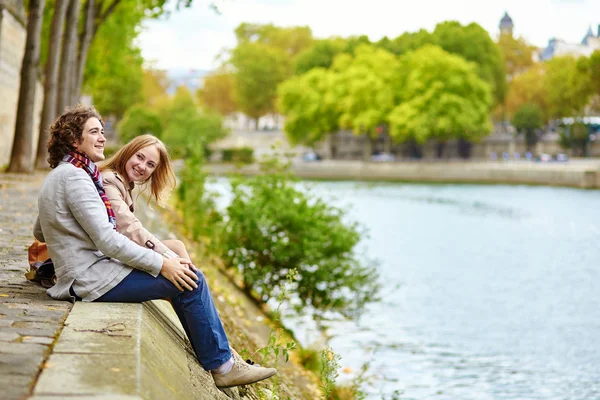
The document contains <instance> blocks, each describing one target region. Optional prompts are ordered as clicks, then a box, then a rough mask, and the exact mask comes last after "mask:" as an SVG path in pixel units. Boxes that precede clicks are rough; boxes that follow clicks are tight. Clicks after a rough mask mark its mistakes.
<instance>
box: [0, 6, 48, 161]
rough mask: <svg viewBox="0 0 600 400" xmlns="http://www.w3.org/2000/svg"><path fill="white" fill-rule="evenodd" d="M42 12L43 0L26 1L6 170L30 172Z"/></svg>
mask: <svg viewBox="0 0 600 400" xmlns="http://www.w3.org/2000/svg"><path fill="white" fill-rule="evenodd" d="M43 14H44V0H30V1H29V17H28V18H27V37H26V39H25V54H24V55H23V63H22V64H21V85H20V88H19V101H18V105H17V118H16V122H15V138H14V142H13V147H12V152H11V160H10V165H9V167H8V171H9V172H31V171H32V170H33V154H32V149H31V144H32V142H33V140H32V139H33V106H34V104H35V91H36V84H37V69H38V67H39V62H40V33H41V29H42V21H43Z"/></svg>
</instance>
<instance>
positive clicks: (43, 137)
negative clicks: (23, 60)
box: [35, 0, 69, 168]
mask: <svg viewBox="0 0 600 400" xmlns="http://www.w3.org/2000/svg"><path fill="white" fill-rule="evenodd" d="M68 4H69V0H56V3H55V6H54V13H53V15H52V27H51V33H50V36H49V42H48V44H47V47H48V51H47V60H46V68H45V74H44V75H45V79H44V105H43V107H42V118H41V120H40V127H39V136H38V146H37V155H36V162H35V164H36V168H46V167H47V166H48V162H47V158H48V150H47V146H46V144H47V143H48V139H49V136H48V127H49V126H50V124H51V123H52V121H53V120H54V118H55V117H56V114H57V108H56V106H57V103H56V91H57V87H58V86H57V85H58V72H59V64H58V62H59V60H60V59H61V50H62V38H63V31H64V22H65V17H66V13H67V6H68Z"/></svg>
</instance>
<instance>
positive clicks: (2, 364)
mask: <svg viewBox="0 0 600 400" xmlns="http://www.w3.org/2000/svg"><path fill="white" fill-rule="evenodd" d="M42 179H43V175H33V176H31V175H13V174H3V173H0V388H2V389H1V393H0V397H1V398H2V399H6V400H12V399H23V398H26V397H28V396H29V394H30V391H31V388H32V387H33V384H34V383H35V380H36V379H37V376H38V374H39V372H40V370H41V368H42V366H43V364H44V362H45V360H46V358H47V356H48V355H49V354H50V350H51V347H52V345H53V343H54V340H55V338H56V337H58V334H59V333H60V331H61V329H62V325H63V321H64V319H65V318H66V316H67V314H68V313H69V310H70V309H71V304H70V303H68V302H63V301H55V300H52V299H51V298H50V297H49V296H47V295H46V292H45V290H44V289H43V288H42V287H41V286H39V285H36V284H32V283H30V282H28V281H27V280H26V279H25V277H24V276H23V274H24V273H25V272H26V270H27V268H28V264H27V247H28V246H29V245H30V244H31V242H32V241H33V234H32V226H33V222H34V220H35V216H36V214H37V196H38V193H39V190H40V185H41V183H42ZM48 367H49V368H51V366H48Z"/></svg>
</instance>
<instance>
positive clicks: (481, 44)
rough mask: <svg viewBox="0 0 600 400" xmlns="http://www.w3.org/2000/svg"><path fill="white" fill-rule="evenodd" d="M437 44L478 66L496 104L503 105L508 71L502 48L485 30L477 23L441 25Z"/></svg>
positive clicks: (436, 33) (478, 70)
mask: <svg viewBox="0 0 600 400" xmlns="http://www.w3.org/2000/svg"><path fill="white" fill-rule="evenodd" d="M432 40H433V42H432V43H434V44H436V45H438V46H440V47H441V48H442V49H443V50H445V51H447V52H449V53H453V54H457V55H460V56H461V57H463V58H465V59H466V60H467V61H472V62H474V63H475V64H476V65H477V73H478V75H479V76H480V77H481V78H482V79H483V80H484V81H485V82H487V83H488V84H489V85H490V87H491V88H492V95H493V100H494V101H493V103H492V104H490V107H491V106H493V105H495V104H503V103H504V98H505V96H506V89H507V84H506V71H505V67H504V60H503V59H502V53H501V52H500V48H499V47H498V46H497V45H496V43H494V41H493V40H492V38H490V35H489V34H488V33H487V31H486V30H485V29H483V28H482V27H481V26H480V25H478V24H476V23H471V24H469V25H466V26H463V25H461V24H460V23H458V22H456V21H446V22H442V23H440V24H438V25H437V26H436V27H435V30H434V31H433V33H432Z"/></svg>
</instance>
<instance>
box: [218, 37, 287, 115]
mask: <svg viewBox="0 0 600 400" xmlns="http://www.w3.org/2000/svg"><path fill="white" fill-rule="evenodd" d="M230 62H231V64H232V65H233V67H234V68H235V71H236V74H235V91H236V102H237V103H238V105H239V109H240V111H242V112H244V113H245V114H246V115H248V116H249V117H250V118H252V119H258V118H260V117H262V116H263V115H265V114H267V113H272V112H275V111H276V110H275V96H276V93H277V86H278V85H279V84H280V83H281V82H283V81H284V79H285V78H287V77H288V76H289V71H290V66H291V64H290V59H289V58H288V57H287V56H286V55H285V53H284V52H283V51H281V50H279V49H277V48H273V47H270V46H268V45H266V44H262V43H252V42H247V43H241V44H239V45H238V46H237V47H236V48H235V49H234V50H233V52H232V56H231V61H230Z"/></svg>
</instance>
